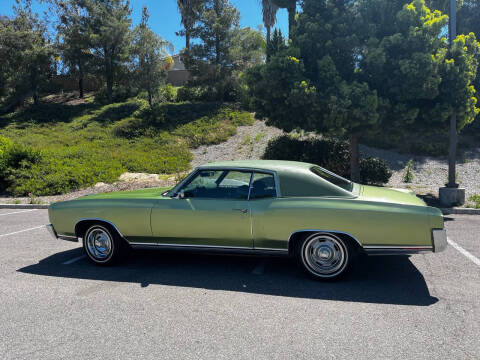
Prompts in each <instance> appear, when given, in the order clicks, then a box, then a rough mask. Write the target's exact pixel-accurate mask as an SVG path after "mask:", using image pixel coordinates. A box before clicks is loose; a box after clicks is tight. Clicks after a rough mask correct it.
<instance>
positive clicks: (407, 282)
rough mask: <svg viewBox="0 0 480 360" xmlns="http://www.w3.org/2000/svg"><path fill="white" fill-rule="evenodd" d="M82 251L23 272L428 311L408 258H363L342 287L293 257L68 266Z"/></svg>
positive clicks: (141, 257)
mask: <svg viewBox="0 0 480 360" xmlns="http://www.w3.org/2000/svg"><path fill="white" fill-rule="evenodd" d="M79 255H82V249H81V248H77V249H73V250H68V251H64V252H61V253H57V254H54V255H52V256H49V257H47V258H45V259H43V260H41V261H40V262H39V263H38V264H33V265H29V266H26V267H24V268H21V269H19V270H18V271H20V272H23V273H28V274H35V275H41V276H54V277H63V278H73V279H89V280H103V281H114V282H127V283H137V284H139V285H140V286H141V287H147V286H153V285H167V286H181V287H193V288H203V289H210V290H226V291H236V292H244V293H253V294H264V295H272V296H285V297H296V298H308V299H317V300H335V301H348V302H364V303H378V304H398V305H414V306H428V305H432V304H434V303H436V302H437V301H438V299H437V298H435V297H432V296H431V295H430V293H429V290H428V287H427V284H426V283H425V279H424V278H423V276H422V274H421V273H420V272H419V271H418V270H417V268H416V267H415V266H414V265H413V264H412V263H411V261H410V260H409V258H408V257H403V256H398V257H397V256H391V257H381V256H376V257H361V258H360V259H359V260H358V261H357V263H356V264H355V266H354V267H353V268H352V271H350V273H349V274H348V275H347V276H346V277H345V278H343V279H342V280H341V281H336V282H319V281H315V280H312V279H310V278H308V277H307V276H306V275H305V274H304V273H303V272H302V271H301V270H300V269H298V268H297V267H296V266H295V263H294V261H293V260H291V259H290V258H287V257H268V258H265V257H257V256H225V255H222V256H220V255H209V254H192V253H184V252H167V251H150V252H147V251H135V252H132V254H131V255H130V256H129V258H128V259H127V260H126V261H125V262H124V263H122V264H121V265H117V266H113V267H99V266H95V265H93V264H91V263H90V262H89V261H88V259H86V258H82V259H81V260H79V261H77V262H75V263H72V264H69V265H64V264H63V262H65V261H67V260H68V259H72V258H75V257H78V256H79Z"/></svg>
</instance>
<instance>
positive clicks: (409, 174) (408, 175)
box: [403, 159, 413, 183]
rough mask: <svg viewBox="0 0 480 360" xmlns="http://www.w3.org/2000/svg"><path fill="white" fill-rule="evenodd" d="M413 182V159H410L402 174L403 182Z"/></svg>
mask: <svg viewBox="0 0 480 360" xmlns="http://www.w3.org/2000/svg"><path fill="white" fill-rule="evenodd" d="M412 181H413V159H410V160H409V161H408V163H407V168H406V169H405V173H404V174H403V182H404V183H411V182H412Z"/></svg>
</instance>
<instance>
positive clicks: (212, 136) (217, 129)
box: [173, 108, 253, 148]
mask: <svg viewBox="0 0 480 360" xmlns="http://www.w3.org/2000/svg"><path fill="white" fill-rule="evenodd" d="M240 125H253V117H252V115H251V114H250V113H247V112H239V111H235V110H232V109H231V108H223V109H221V110H220V111H219V112H218V113H217V114H216V115H215V116H213V117H208V116H204V117H201V118H199V119H197V120H195V121H192V122H190V123H188V124H185V125H182V126H180V127H179V128H177V129H176V130H175V131H174V132H173V134H174V135H177V136H180V137H181V138H183V139H186V141H187V142H188V144H189V145H190V146H191V147H194V148H196V147H199V146H200V145H211V144H219V143H221V142H224V141H226V140H228V138H229V137H231V136H232V135H235V134H236V133H237V127H238V126H240Z"/></svg>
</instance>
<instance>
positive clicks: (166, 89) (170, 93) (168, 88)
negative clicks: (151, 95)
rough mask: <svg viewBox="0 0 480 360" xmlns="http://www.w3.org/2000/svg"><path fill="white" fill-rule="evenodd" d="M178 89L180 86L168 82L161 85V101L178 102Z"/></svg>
mask: <svg viewBox="0 0 480 360" xmlns="http://www.w3.org/2000/svg"><path fill="white" fill-rule="evenodd" d="M177 90H178V88H176V87H174V86H173V85H172V84H166V85H162V86H160V89H159V90H158V92H159V95H160V101H164V102H176V101H177Z"/></svg>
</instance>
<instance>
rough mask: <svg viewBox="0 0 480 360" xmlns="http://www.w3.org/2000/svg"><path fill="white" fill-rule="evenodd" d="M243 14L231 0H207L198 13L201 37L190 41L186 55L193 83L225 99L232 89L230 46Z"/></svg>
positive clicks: (220, 98) (191, 85)
mask: <svg viewBox="0 0 480 360" xmlns="http://www.w3.org/2000/svg"><path fill="white" fill-rule="evenodd" d="M239 20H240V14H239V12H238V10H237V9H236V8H235V7H234V6H233V5H232V4H231V3H230V1H229V0H207V1H205V2H204V4H203V6H202V8H201V11H200V13H199V25H198V26H197V28H196V29H195V34H196V36H198V39H199V40H200V41H199V42H198V43H195V44H194V45H191V48H190V52H189V53H188V54H187V56H186V58H185V62H186V66H187V68H188V69H189V70H190V72H191V74H192V80H191V81H189V84H188V86H190V87H198V86H200V87H202V88H203V91H204V93H206V94H209V96H210V97H211V98H212V99H216V100H219V101H223V100H226V99H227V98H228V96H229V93H230V92H231V90H232V87H233V84H232V71H233V70H234V68H233V58H232V56H231V55H232V54H231V48H233V47H234V46H235V44H234V40H235V39H236V37H237V32H238V30H239Z"/></svg>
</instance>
